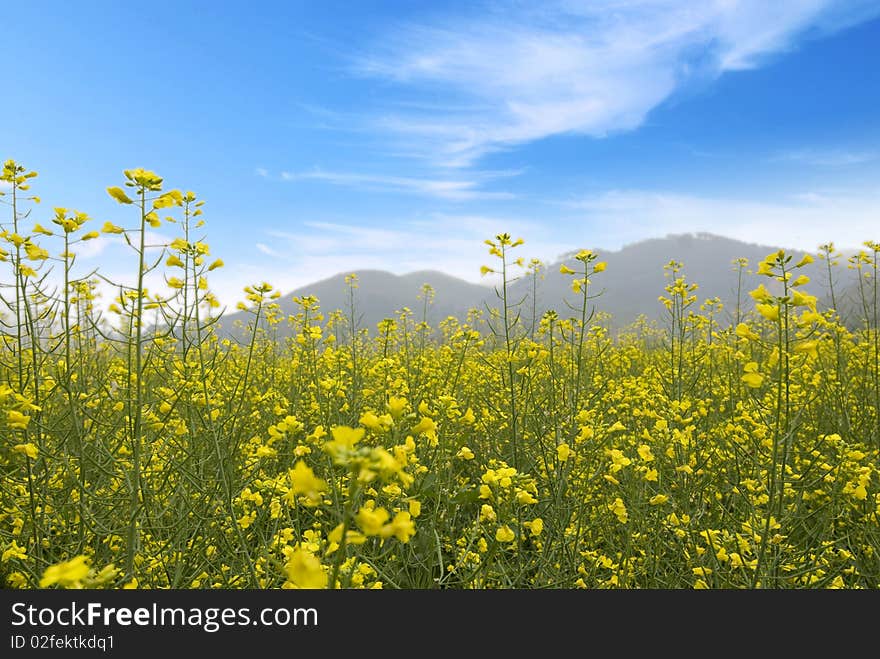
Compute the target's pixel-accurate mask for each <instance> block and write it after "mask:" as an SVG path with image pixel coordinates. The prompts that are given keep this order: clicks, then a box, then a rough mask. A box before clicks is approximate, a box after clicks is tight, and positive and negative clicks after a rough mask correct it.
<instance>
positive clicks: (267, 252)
mask: <svg viewBox="0 0 880 659" xmlns="http://www.w3.org/2000/svg"><path fill="white" fill-rule="evenodd" d="M255 247H256V248H257V249H258V250H260V251H261V252H262V253H263V254H265V255H266V256H276V257H277V256H281V255H280V254H279V253H278V252H276V251H275V250H274V249H272V248H271V247H269V246H268V245H266V244H265V243H257V244H256V245H255Z"/></svg>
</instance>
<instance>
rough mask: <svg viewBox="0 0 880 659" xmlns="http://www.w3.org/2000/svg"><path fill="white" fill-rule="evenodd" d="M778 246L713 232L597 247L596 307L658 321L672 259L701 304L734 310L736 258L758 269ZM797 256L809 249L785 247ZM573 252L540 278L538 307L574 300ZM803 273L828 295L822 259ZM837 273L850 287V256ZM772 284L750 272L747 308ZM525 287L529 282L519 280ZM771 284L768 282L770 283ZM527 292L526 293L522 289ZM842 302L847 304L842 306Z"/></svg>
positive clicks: (622, 317)
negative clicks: (716, 302)
mask: <svg viewBox="0 0 880 659" xmlns="http://www.w3.org/2000/svg"><path fill="white" fill-rule="evenodd" d="M779 249H780V248H779V247H778V246H772V245H760V244H755V243H745V242H741V241H738V240H732V239H730V238H724V237H721V236H716V235H713V234H708V233H698V234H677V235H670V236H666V237H665V238H653V239H649V240H644V241H641V242H638V243H634V244H631V245H627V246H625V247H623V248H622V249H620V250H619V251H604V250H602V249H597V250H596V251H597V252H598V253H599V256H600V260H602V261H606V262H607V263H608V268H607V270H606V271H605V272H603V273H600V274H599V275H597V276H596V277H595V278H594V282H593V283H594V287H595V288H594V291H593V292H595V293H598V292H599V291H603V293H602V295H601V297H599V298H598V299H597V300H595V301H594V303H595V305H596V307H597V308H598V309H601V310H602V311H606V312H609V313H611V314H612V317H613V325H614V326H615V327H621V326H625V325H627V324H629V323H631V322H632V321H634V320H635V319H636V318H637V317H638V316H640V315H644V316H645V317H646V318H648V319H649V320H656V319H659V318H661V317H662V315H663V313H664V308H663V306H662V305H661V304H660V303H659V302H658V300H657V298H658V297H659V296H660V295H666V292H665V290H664V287H665V286H666V285H667V284H668V283H669V281H670V280H669V279H668V278H666V277H664V269H663V268H664V266H665V265H666V264H668V263H669V262H670V261H671V260H675V261H678V262H680V263H681V264H683V268H682V270H681V274H683V275H684V276H685V277H686V279H687V280H688V281H689V282H695V283H697V284H698V285H699V289H698V290H697V295H698V302H702V301H703V300H705V299H707V298H713V297H718V298H720V299H721V301H722V302H723V303H724V306H725V308H726V309H727V310H728V311H729V312H730V313H731V314H732V313H733V310H734V309H735V306H736V286H737V274H736V268H735V266H734V265H733V261H734V260H735V259H738V258H745V259H747V260H748V263H749V266H748V268H747V270H748V271H751V273H754V271H756V270H757V266H758V263H759V262H760V261H762V260H763V259H764V258H765V257H766V256H767V255H768V254H770V253H771V252H775V251H777V250H779ZM786 252H787V253H789V254H791V255H792V256H793V261H792V263H796V262H797V261H799V260H800V259H801V257H803V255H804V252H801V251H797V250H788V249H787V250H786ZM575 253H576V252H575V251H573V252H571V253H570V254H568V255H566V257H567V258H563V259H562V260H560V261H558V262H556V263H553V264H551V265H550V266H549V267H548V271H547V273H546V277H545V279H544V281H543V282H541V287H540V301H539V310H541V311H543V310H544V309H547V308H555V309H560V308H561V307H560V301H561V300H562V299H563V298H567V299H569V300H570V301H572V302H574V301H575V296H574V295H573V293H572V291H571V277H570V276H566V275H562V274H560V272H559V266H560V265H561V264H562V263H565V264H566V265H568V266H570V267H571V268H572V269H575V267H574V264H575V263H576V261H574V259H573V256H574V254H575ZM800 272H802V273H805V274H807V275H808V276H809V277H810V279H811V283H810V285H809V286H807V288H806V290H807V291H808V292H810V293H811V294H813V295H816V296H817V297H819V298H820V300H822V299H824V297H825V295H826V292H827V287H826V286H825V282H826V281H827V274H826V272H825V264H824V262H823V261H819V260H818V259H816V261H815V262H814V263H812V264H809V265H807V266H805V267H804V268H803V269H802V270H801V271H800ZM836 275H837V276H838V277H841V278H842V280H841V282H840V283H839V285H838V284H836V285H835V286H836V287H837V288H838V290H839V291H843V289H844V288H846V287H847V286H849V285H851V282H852V274H851V272H850V271H848V270H847V269H846V267H845V260H842V262H841V266H840V267H838V268H837V269H836ZM760 283H765V285H768V284H767V278H766V277H764V276H758V275H755V274H747V275H746V276H745V277H744V278H743V290H742V296H741V298H742V300H743V302H744V303H745V305H744V307H745V308H751V302H752V300H751V298H750V297H748V295H747V292H748V291H750V290H752V289H753V288H755V287H757V286H758V284H760ZM518 284H519V288H520V289H521V290H522V291H524V290H525V289H526V287H527V283H526V282H519V283H518ZM768 287H769V285H768ZM521 294H522V293H521ZM841 306H842V305H841Z"/></svg>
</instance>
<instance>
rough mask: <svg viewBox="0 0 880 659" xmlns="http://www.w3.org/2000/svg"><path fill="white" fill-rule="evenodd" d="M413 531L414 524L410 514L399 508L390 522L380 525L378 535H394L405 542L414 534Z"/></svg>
mask: <svg viewBox="0 0 880 659" xmlns="http://www.w3.org/2000/svg"><path fill="white" fill-rule="evenodd" d="M415 532H416V525H415V524H413V521H412V516H411V515H410V514H409V513H408V512H407V511H405V510H401V511H398V512H397V513H396V514H395V515H394V519H393V520H391V522H390V523H388V524H385V525H384V526H383V527H382V529H381V530H380V531H379V535H380V536H381V537H383V538H390V537H391V536H394V537H395V538H397V539H398V540H400V541H401V542H403V543H407V542H409V539H410V538H411V537H412V536H413V535H415Z"/></svg>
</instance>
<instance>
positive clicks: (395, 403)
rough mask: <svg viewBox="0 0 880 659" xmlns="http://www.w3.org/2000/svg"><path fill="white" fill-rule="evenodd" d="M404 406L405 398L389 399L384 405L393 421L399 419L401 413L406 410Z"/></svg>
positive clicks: (405, 403) (393, 397) (405, 404)
mask: <svg viewBox="0 0 880 659" xmlns="http://www.w3.org/2000/svg"><path fill="white" fill-rule="evenodd" d="M406 406H407V402H406V398H398V397H397V396H391V397H389V398H388V402H387V403H386V405H385V407H387V408H388V412H389V413H390V414H391V416H392V418H394V419H399V418H400V416H401V415H402V414H403V411H404V410H405V409H406Z"/></svg>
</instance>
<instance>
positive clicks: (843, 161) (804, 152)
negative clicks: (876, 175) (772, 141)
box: [771, 149, 880, 167]
mask: <svg viewBox="0 0 880 659" xmlns="http://www.w3.org/2000/svg"><path fill="white" fill-rule="evenodd" d="M878 157H880V155H878V153H877V152H876V151H848V150H844V149H830V150H818V149H796V150H793V151H784V152H782V153H779V154H776V155H775V156H773V157H772V158H771V160H773V161H784V162H798V163H803V164H805V165H815V166H818V167H847V166H849V165H861V164H863V163H866V162H872V161H874V160H877V159H878Z"/></svg>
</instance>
